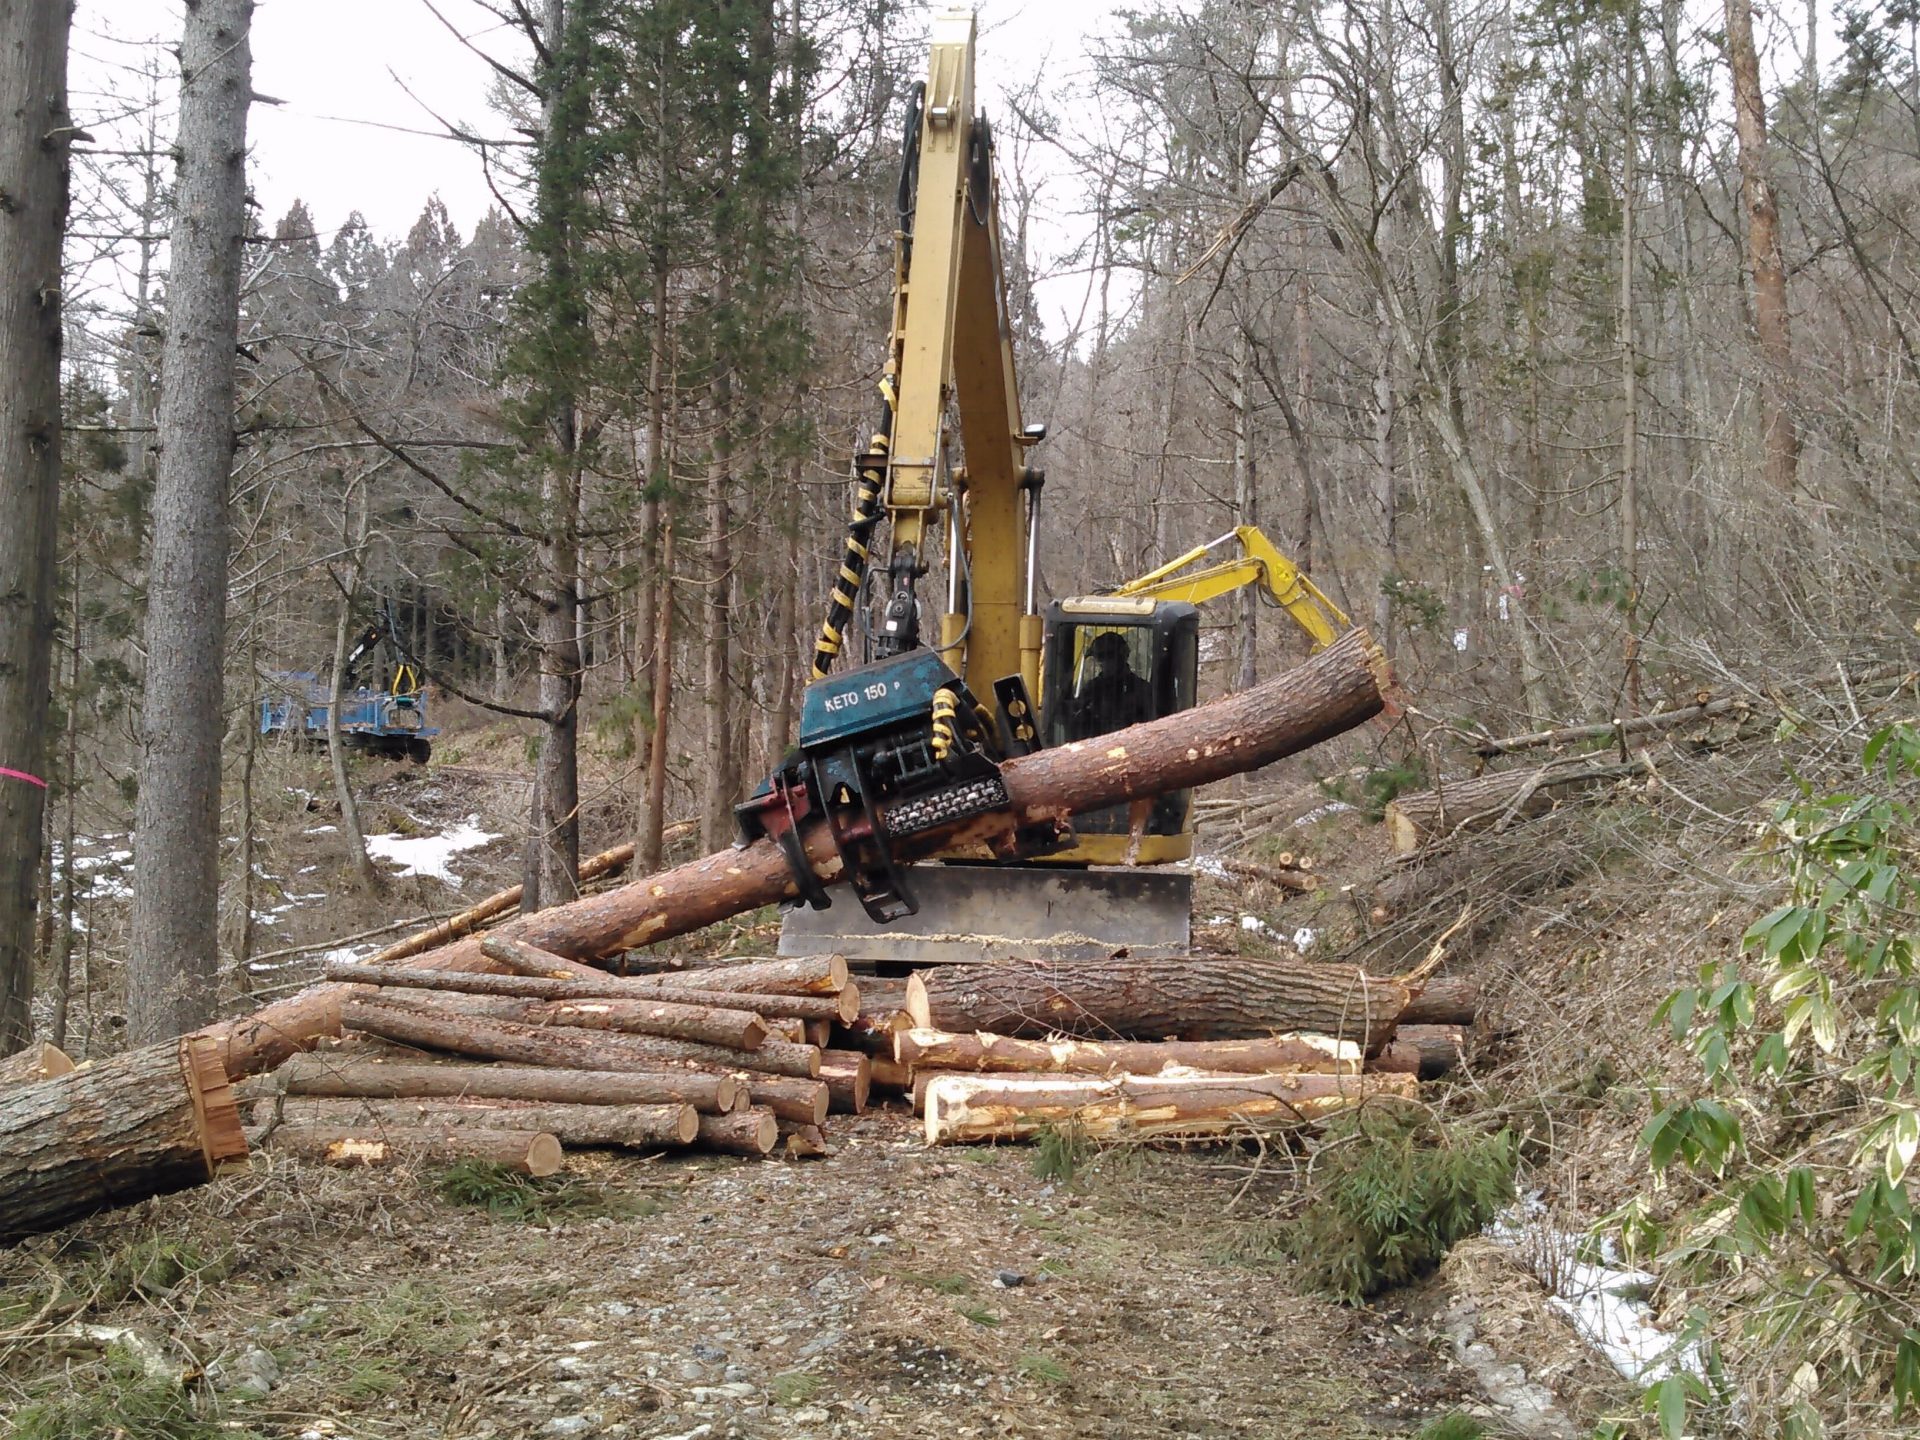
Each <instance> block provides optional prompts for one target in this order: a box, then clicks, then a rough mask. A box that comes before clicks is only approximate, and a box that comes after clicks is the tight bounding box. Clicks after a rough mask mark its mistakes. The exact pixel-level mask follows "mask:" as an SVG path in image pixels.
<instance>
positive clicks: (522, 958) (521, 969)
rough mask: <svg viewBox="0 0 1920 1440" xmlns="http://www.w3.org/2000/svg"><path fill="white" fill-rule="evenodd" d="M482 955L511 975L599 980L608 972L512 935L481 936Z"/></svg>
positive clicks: (550, 978) (551, 978) (549, 978)
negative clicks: (516, 938)
mask: <svg viewBox="0 0 1920 1440" xmlns="http://www.w3.org/2000/svg"><path fill="white" fill-rule="evenodd" d="M480 953H481V954H482V955H484V956H486V957H487V958H488V959H489V960H493V961H496V962H498V963H499V964H501V965H504V966H505V967H506V968H507V970H508V972H509V973H510V974H514V975H533V976H538V977H541V978H544V979H548V980H600V979H603V978H605V976H606V973H607V972H606V971H604V970H596V969H594V968H593V966H591V965H582V964H581V963H580V962H579V961H578V960H569V959H568V958H567V957H566V956H564V955H556V954H554V953H553V952H552V951H551V950H542V949H540V948H538V947H537V946H533V945H529V944H527V942H526V941H524V940H515V939H514V938H513V937H512V936H511V935H482V936H481V937H480Z"/></svg>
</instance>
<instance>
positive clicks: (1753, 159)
mask: <svg viewBox="0 0 1920 1440" xmlns="http://www.w3.org/2000/svg"><path fill="white" fill-rule="evenodd" d="M1726 6H1727V65H1728V68H1729V69H1730V70H1731V71H1732V72H1733V114H1734V129H1735V133H1736V134H1737V135H1738V137H1739V141H1740V194H1741V198H1742V200H1743V202H1744V203H1745V205H1746V210H1747V265H1748V269H1749V271H1750V272H1751V274H1752V277H1753V328H1754V332H1755V335H1756V336H1757V338H1758V339H1759V341H1760V359H1761V363H1762V365H1763V366H1765V375H1764V376H1763V379H1762V384H1761V387H1760V394H1761V401H1760V425H1761V431H1762V435H1763V438H1764V439H1765V442H1766V450H1767V479H1768V480H1769V481H1771V482H1772V484H1773V487H1774V488H1775V489H1776V490H1778V491H1780V492H1781V493H1782V494H1785V495H1791V494H1792V493H1793V490H1794V486H1795V483H1796V476H1797V472H1798V470H1799V466H1800V437H1799V435H1798V434H1797V432H1796V431H1795V428H1794V423H1793V414H1792V410H1791V408H1790V407H1789V405H1788V403H1787V389H1788V381H1789V377H1790V376H1791V374H1792V370H1793V342H1792V339H1791V337H1790V335H1789V332H1788V322H1787V271H1786V266H1785V264H1784V263H1783V262H1782V260H1781V257H1780V212H1779V210H1778V208H1777V207H1776V206H1775V204H1774V199H1773V182H1772V181H1771V180H1769V179H1768V178H1767V107H1766V101H1765V100H1764V98H1763V97H1762V96H1761V94H1760V57H1759V55H1758V53H1757V52H1756V51H1755V50H1754V46H1753V5H1752V0H1726Z"/></svg>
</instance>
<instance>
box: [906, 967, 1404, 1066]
mask: <svg viewBox="0 0 1920 1440" xmlns="http://www.w3.org/2000/svg"><path fill="white" fill-rule="evenodd" d="M1406 1004H1407V988H1406V987H1405V986H1404V985H1400V984H1397V983H1396V982H1394V981H1392V980H1379V979H1374V978H1372V977H1370V976H1368V975H1366V974H1363V973H1362V972H1361V971H1359V970H1357V969H1355V968H1354V967H1353V966H1351V965H1320V964H1308V963H1306V962H1304V961H1298V960H1258V959H1253V958H1250V957H1241V958H1237V959H1231V960H1206V959H1192V960H1181V961H1162V960H1067V961H1058V962H1053V963H1028V962H1011V963H1008V964H1005V965H945V966H940V967H938V968H937V969H934V970H926V971H922V972H921V973H920V974H918V975H915V976H914V977H913V978H912V979H911V980H910V981H909V982H908V986H907V1010H908V1013H909V1014H911V1015H912V1016H913V1022H914V1024H915V1025H916V1026H917V1027H918V1028H920V1029H922V1030H949V1031H970V1030H984V1031H988V1032H991V1033H992V1034H996V1035H1018V1036H1026V1037H1029V1038H1040V1037H1044V1036H1048V1035H1058V1034H1065V1035H1071V1036H1082V1037H1087V1038H1091V1039H1100V1040H1104V1039H1110V1038H1114V1037H1119V1038H1123V1039H1129V1038H1130V1039H1141V1040H1162V1039H1166V1038H1169V1037H1171V1038H1174V1039H1179V1040H1240V1039H1247V1038H1250V1037H1255V1036H1265V1035H1276V1034H1294V1033H1299V1032H1303V1031H1304V1032H1309V1033H1312V1034H1315V1035H1326V1036H1331V1037H1333V1038H1334V1039H1340V1040H1350V1041H1353V1042H1355V1043H1358V1044H1360V1045H1362V1046H1363V1047H1364V1048H1365V1049H1367V1050H1374V1049H1377V1048H1378V1047H1379V1046H1380V1045H1381V1044H1383V1043H1385V1040H1386V1038H1387V1036H1388V1034H1389V1033H1390V1032H1391V1031H1392V1029H1393V1026H1394V1023H1395V1022H1396V1021H1397V1020H1398V1019H1399V1018H1400V1012H1401V1011H1402V1010H1403V1009H1404V1008H1405V1007H1406Z"/></svg>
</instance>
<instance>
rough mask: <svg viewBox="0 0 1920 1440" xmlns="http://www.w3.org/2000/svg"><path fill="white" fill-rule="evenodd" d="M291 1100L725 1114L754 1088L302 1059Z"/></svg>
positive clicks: (700, 1080) (692, 1075)
mask: <svg viewBox="0 0 1920 1440" xmlns="http://www.w3.org/2000/svg"><path fill="white" fill-rule="evenodd" d="M273 1081H274V1083H275V1084H277V1085H279V1086H281V1087H283V1088H284V1089H285V1090H286V1093H287V1094H289V1095H332V1096H340V1097H347V1098H351V1097H366V1098H369V1099H392V1100H400V1099H460V1098H472V1099H475V1100H544V1101H549V1102H553V1103H557V1104H568V1105H691V1106H692V1107H693V1108H694V1109H695V1110H698V1111H701V1112H702V1113H705V1114H711V1115H724V1114H727V1113H729V1112H730V1111H731V1110H732V1109H733V1108H734V1104H735V1097H736V1094H737V1092H739V1091H741V1090H744V1089H745V1088H746V1087H745V1086H744V1085H743V1084H742V1083H741V1082H740V1081H738V1080H736V1079H735V1078H734V1077H733V1076H731V1075H703V1074H700V1073H698V1072H696V1071H691V1070H677V1071H671V1072H665V1073H655V1074H621V1073H617V1072H613V1071H608V1070H549V1069H543V1068H541V1067H539V1066H531V1065H448V1064H437V1063H433V1062H422V1063H412V1062H399V1061H383V1060H357V1059H356V1060H344V1059H334V1058H332V1057H331V1056H327V1055H296V1056H294V1057H293V1059H291V1060H289V1061H288V1062H287V1063H286V1064H285V1065H283V1066H281V1067H280V1069H279V1070H277V1071H275V1072H274V1077H273Z"/></svg>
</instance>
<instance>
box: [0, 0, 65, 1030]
mask: <svg viewBox="0 0 1920 1440" xmlns="http://www.w3.org/2000/svg"><path fill="white" fill-rule="evenodd" d="M69 18H70V15H69V8H68V6H66V5H62V4H54V3H51V0H38V3H20V0H16V3H14V4H9V5H6V6H4V7H0V55H4V56H5V63H4V64H0V185H3V186H4V187H5V191H6V198H7V203H6V205H5V206H4V207H0V1055H10V1054H12V1053H13V1052H14V1051H15V1050H17V1049H19V1048H20V1047H21V1046H22V1045H25V1044H26V1043H27V1041H28V1039H29V1038H30V1037H31V1035H32V1018H31V1016H30V1015H29V1013H28V1007H29V1003H30V1002H31V1000H32V997H33V922H34V911H35V899H36V897H37V894H38V890H39V883H40V847H41V843H42V838H43V826H44V824H45V814H46V799H47V783H46V779H45V776H46V769H47V764H46V761H47V753H46V752H47V743H46V734H47V704H48V699H49V687H50V685H51V682H52V674H53V600H54V533H55V530H56V528H57V526H58V523H59V504H60V241H61V236H62V231H63V230H64V228H65V225H66V216H67V150H68V146H69V142H70V141H71V138H72V134H73V131H72V127H71V124H70V122H69V121H68V118H67V79H66V77H67V23H68V20H69ZM67 782H68V784H69V785H71V784H72V783H73V777H72V776H68V777H67ZM72 864H73V855H72V853H71V852H69V853H68V855H67V865H68V868H69V869H71V867H72Z"/></svg>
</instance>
